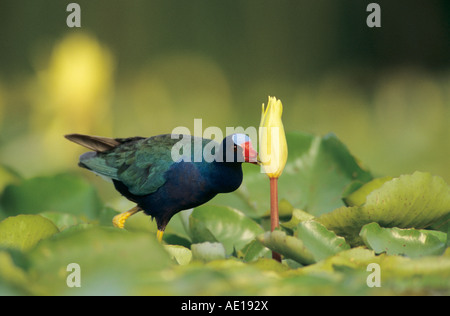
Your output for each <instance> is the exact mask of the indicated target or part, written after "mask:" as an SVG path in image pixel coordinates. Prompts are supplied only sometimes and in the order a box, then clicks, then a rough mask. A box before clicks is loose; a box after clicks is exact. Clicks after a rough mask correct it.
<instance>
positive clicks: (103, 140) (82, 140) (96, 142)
mask: <svg viewBox="0 0 450 316" xmlns="http://www.w3.org/2000/svg"><path fill="white" fill-rule="evenodd" d="M64 137H65V138H67V139H68V140H70V141H72V142H74V143H76V144H78V145H81V146H84V147H86V148H89V149H91V150H93V151H97V152H105V151H108V150H111V149H113V148H115V147H117V146H118V145H120V144H121V143H120V142H119V141H117V140H115V139H114V138H108V137H102V136H89V135H82V134H68V135H64Z"/></svg>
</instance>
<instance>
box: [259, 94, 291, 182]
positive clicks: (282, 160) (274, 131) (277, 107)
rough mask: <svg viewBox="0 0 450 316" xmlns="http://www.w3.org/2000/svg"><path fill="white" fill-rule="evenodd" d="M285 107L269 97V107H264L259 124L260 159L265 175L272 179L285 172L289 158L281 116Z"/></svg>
mask: <svg viewBox="0 0 450 316" xmlns="http://www.w3.org/2000/svg"><path fill="white" fill-rule="evenodd" d="M282 113H283V105H282V103H281V101H280V100H278V99H277V98H275V97H269V101H268V103H267V107H266V108H264V103H263V105H262V113H261V123H260V124H259V157H260V160H261V165H262V167H263V170H264V173H266V174H267V175H268V176H269V177H270V178H278V177H279V176H280V175H281V173H282V172H283V169H284V166H285V165H286V160H287V156H288V149H287V142H286V135H285V133H284V127H283V122H282V121H281V114H282Z"/></svg>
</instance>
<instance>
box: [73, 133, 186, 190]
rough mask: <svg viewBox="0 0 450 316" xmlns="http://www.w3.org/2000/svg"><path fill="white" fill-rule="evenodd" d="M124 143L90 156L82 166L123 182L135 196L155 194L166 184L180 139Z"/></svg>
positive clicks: (89, 154)
mask: <svg viewBox="0 0 450 316" xmlns="http://www.w3.org/2000/svg"><path fill="white" fill-rule="evenodd" d="M121 141H122V142H123V143H122V144H120V145H119V146H117V147H115V148H114V149H112V150H110V151H107V152H97V153H93V152H90V153H86V154H84V155H83V156H81V157H80V162H81V164H82V165H85V166H86V167H87V168H88V169H90V170H92V171H94V172H95V173H97V174H99V175H102V176H105V177H108V178H111V179H115V180H119V181H121V182H123V183H124V184H125V185H126V186H127V187H128V190H129V191H130V192H131V193H132V194H135V195H145V194H150V193H153V192H155V191H156V190H157V189H158V188H159V187H161V186H162V185H163V184H164V183H165V182H166V178H165V173H166V171H167V170H169V168H170V167H171V166H172V164H173V163H174V161H173V160H172V156H171V150H172V147H173V145H175V144H176V143H177V142H179V141H180V140H179V139H172V138H171V135H160V136H154V137H150V138H139V139H133V140H131V141H127V140H121Z"/></svg>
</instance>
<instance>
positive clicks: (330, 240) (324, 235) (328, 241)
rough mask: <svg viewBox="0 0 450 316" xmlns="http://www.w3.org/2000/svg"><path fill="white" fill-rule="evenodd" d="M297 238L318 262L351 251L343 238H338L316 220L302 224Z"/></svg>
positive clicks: (298, 228)
mask: <svg viewBox="0 0 450 316" xmlns="http://www.w3.org/2000/svg"><path fill="white" fill-rule="evenodd" d="M297 238H299V239H300V240H301V241H302V242H303V243H304V244H305V246H306V247H307V248H308V249H309V251H311V253H312V254H313V256H314V259H315V260H316V261H320V260H323V259H325V258H328V257H329V256H332V255H334V254H336V253H338V252H340V251H342V250H347V249H350V246H349V245H348V244H347V243H346V242H345V239H344V238H343V237H339V236H336V234H335V233H334V232H332V231H329V230H328V229H326V228H325V226H323V225H322V224H320V223H318V222H317V221H315V220H309V221H306V222H302V223H300V224H299V225H298V227H297Z"/></svg>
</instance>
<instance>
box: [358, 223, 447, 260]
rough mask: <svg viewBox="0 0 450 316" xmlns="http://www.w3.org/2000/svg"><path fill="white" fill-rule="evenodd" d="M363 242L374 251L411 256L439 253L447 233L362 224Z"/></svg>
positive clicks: (444, 247)
mask: <svg viewBox="0 0 450 316" xmlns="http://www.w3.org/2000/svg"><path fill="white" fill-rule="evenodd" d="M360 235H361V237H362V239H363V241H364V243H365V244H366V245H367V247H369V248H370V249H373V250H374V251H375V252H376V253H382V252H386V253H387V254H388V255H406V256H408V257H411V258H416V257H422V256H429V255H441V254H443V253H444V251H445V249H446V244H445V241H446V240H447V234H446V233H443V232H438V231H426V230H416V229H412V228H410V229H400V228H395V227H394V228H382V227H380V225H378V224H377V223H370V224H367V225H364V226H363V228H362V229H361V233H360Z"/></svg>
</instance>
